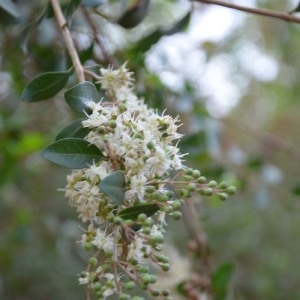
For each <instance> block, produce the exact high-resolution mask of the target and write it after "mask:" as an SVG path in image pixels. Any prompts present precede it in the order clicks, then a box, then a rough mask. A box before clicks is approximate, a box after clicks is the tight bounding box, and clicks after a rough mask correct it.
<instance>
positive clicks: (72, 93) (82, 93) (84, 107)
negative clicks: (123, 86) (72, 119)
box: [65, 81, 98, 113]
mask: <svg viewBox="0 0 300 300" xmlns="http://www.w3.org/2000/svg"><path fill="white" fill-rule="evenodd" d="M65 99H66V102H67V103H68V104H69V105H70V106H71V107H72V108H73V109H74V110H76V111H77V112H80V113H84V112H87V111H89V110H90V108H89V106H88V103H89V102H91V101H96V100H98V92H97V90H96V87H95V85H94V84H93V83H91V82H89V81H84V82H81V83H78V84H76V85H75V86H73V87H72V88H71V89H69V90H67V91H66V92H65Z"/></svg>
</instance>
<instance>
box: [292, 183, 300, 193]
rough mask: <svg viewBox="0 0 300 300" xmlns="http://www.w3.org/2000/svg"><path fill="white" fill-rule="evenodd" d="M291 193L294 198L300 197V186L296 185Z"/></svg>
mask: <svg viewBox="0 0 300 300" xmlns="http://www.w3.org/2000/svg"><path fill="white" fill-rule="evenodd" d="M292 193H293V194H294V195H295V196H300V184H299V183H298V184H296V185H295V186H294V187H293V189H292Z"/></svg>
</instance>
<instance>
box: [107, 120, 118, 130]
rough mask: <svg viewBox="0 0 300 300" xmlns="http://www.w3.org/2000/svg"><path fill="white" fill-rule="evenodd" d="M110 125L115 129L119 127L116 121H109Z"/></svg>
mask: <svg viewBox="0 0 300 300" xmlns="http://www.w3.org/2000/svg"><path fill="white" fill-rule="evenodd" d="M108 126H109V127H110V128H112V129H115V128H116V127H117V122H116V121H109V123H108Z"/></svg>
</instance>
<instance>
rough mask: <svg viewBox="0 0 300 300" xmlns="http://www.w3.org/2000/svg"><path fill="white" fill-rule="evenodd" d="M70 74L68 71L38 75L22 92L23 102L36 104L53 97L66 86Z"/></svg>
mask: <svg viewBox="0 0 300 300" xmlns="http://www.w3.org/2000/svg"><path fill="white" fill-rule="evenodd" d="M70 73H71V72H70V71H64V72H49V73H43V74H41V75H38V76H37V77H35V78H34V79H33V80H32V81H30V82H29V83H28V84H27V86H26V87H25V89H24V90H23V93H22V98H23V101H25V102H37V101H42V100H46V99H49V98H51V97H53V96H55V95H56V94H57V93H58V92H59V91H60V90H61V89H63V88H64V87H65V85H66V84H67V82H68V79H69V76H70Z"/></svg>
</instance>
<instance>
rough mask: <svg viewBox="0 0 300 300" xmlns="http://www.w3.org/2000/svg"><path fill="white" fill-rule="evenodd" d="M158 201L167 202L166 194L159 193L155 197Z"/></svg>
mask: <svg viewBox="0 0 300 300" xmlns="http://www.w3.org/2000/svg"><path fill="white" fill-rule="evenodd" d="M157 200H158V201H159V202H167V201H168V200H169V197H168V195H160V196H159V197H158V199H157Z"/></svg>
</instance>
